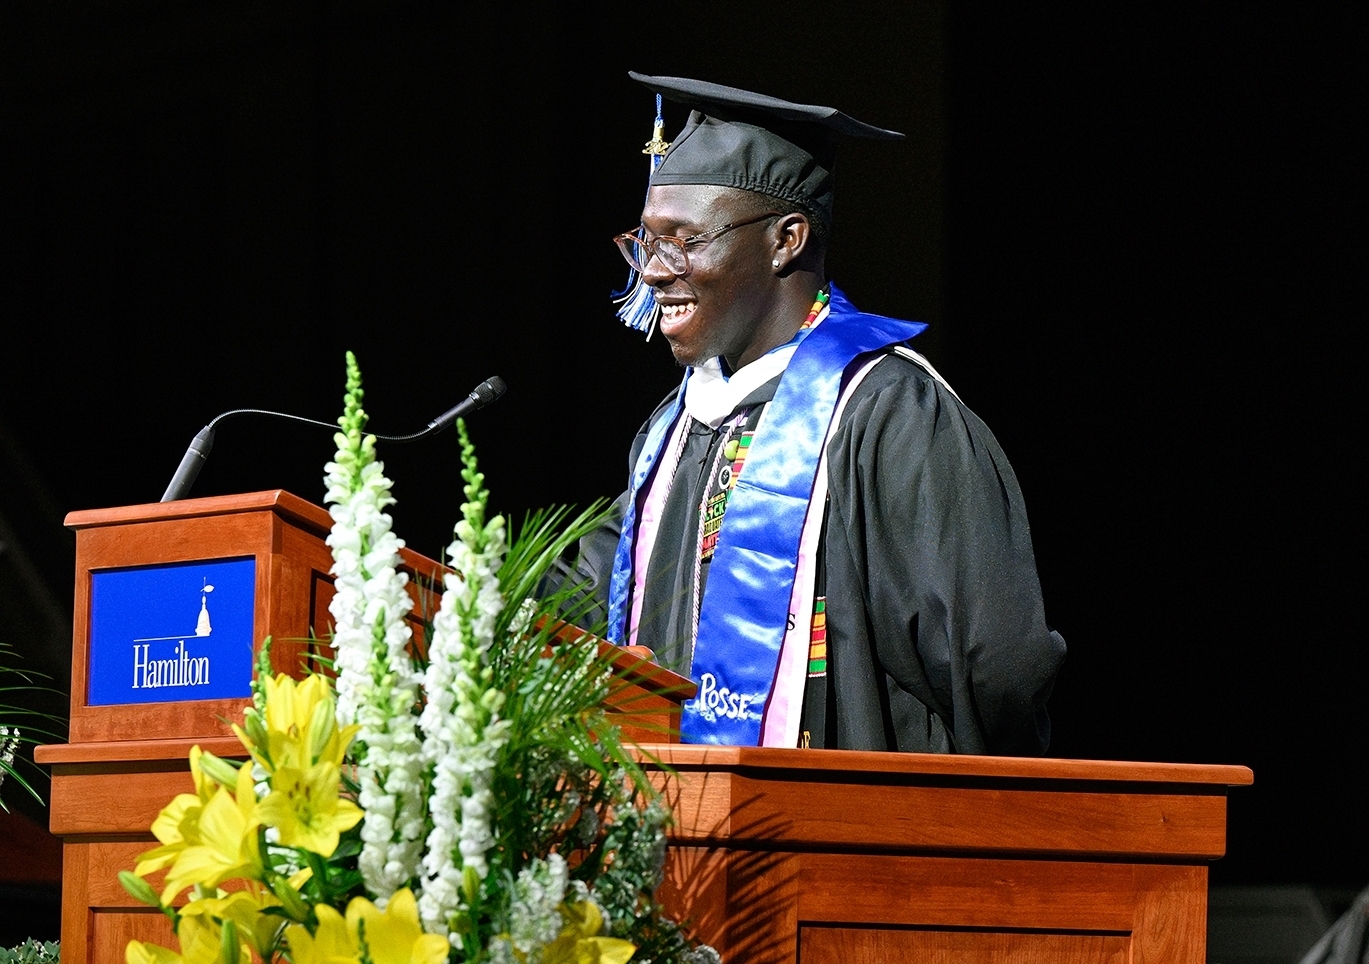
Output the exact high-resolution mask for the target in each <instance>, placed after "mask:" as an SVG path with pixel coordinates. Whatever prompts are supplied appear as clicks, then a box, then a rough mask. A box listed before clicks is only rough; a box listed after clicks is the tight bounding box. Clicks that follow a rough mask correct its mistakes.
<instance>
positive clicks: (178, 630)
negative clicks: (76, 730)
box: [87, 557, 257, 706]
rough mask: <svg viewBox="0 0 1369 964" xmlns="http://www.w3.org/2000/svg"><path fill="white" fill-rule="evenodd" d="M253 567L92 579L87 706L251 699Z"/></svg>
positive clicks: (188, 567) (243, 562) (237, 563)
mask: <svg viewBox="0 0 1369 964" xmlns="http://www.w3.org/2000/svg"><path fill="white" fill-rule="evenodd" d="M256 575H257V563H256V559H254V558H251V557H249V558H246V559H229V560H223V559H215V560H212V561H206V562H183V563H175V564H170V565H166V564H163V565H156V566H140V567H138V568H133V569H109V570H105V571H102V572H93V573H91V577H90V578H91V585H90V663H89V666H90V686H89V692H88V699H87V705H90V706H109V705H113V704H118V703H175V702H182V701H186V700H214V699H233V698H237V697H247V696H250V695H251V693H252V630H253V616H254V614H255V611H256Z"/></svg>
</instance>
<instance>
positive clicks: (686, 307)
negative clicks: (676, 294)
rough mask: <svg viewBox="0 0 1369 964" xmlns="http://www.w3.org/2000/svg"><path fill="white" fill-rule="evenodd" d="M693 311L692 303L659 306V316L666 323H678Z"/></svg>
mask: <svg viewBox="0 0 1369 964" xmlns="http://www.w3.org/2000/svg"><path fill="white" fill-rule="evenodd" d="M693 310H694V302H692V301H691V302H688V303H686V304H683V305H661V314H662V315H663V316H664V317H665V318H666V320H667V321H678V320H680V319H681V318H683V317H685V316H686V315H688V314H689V313H690V312H692V311H693Z"/></svg>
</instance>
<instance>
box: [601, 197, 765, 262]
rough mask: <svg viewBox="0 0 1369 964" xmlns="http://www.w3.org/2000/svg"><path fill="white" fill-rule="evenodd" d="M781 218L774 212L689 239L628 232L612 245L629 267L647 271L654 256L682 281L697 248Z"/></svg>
mask: <svg viewBox="0 0 1369 964" xmlns="http://www.w3.org/2000/svg"><path fill="white" fill-rule="evenodd" d="M778 217H783V215H782V214H780V213H779V212H778V211H771V212H770V213H768V214H759V215H757V216H756V217H754V218H750V219H748V220H746V221H729V222H728V223H727V224H724V225H723V226H722V227H718V228H710V229H709V230H707V231H700V232H699V233H698V234H693V235H690V236H689V237H687V238H672V237H659V238H650V239H648V238H643V237H642V236H641V235H640V233H639V232H640V231H641V230H642V229H641V228H638V229H637V230H636V231H628V232H627V233H626V234H620V235H618V236H617V237H615V238H614V239H613V243H614V244H616V245H618V250H619V251H621V252H622V253H623V257H624V258H625V259H626V260H627V263H628V264H630V265H632V267H633V268H634V269H636V270H637V271H646V266H647V263H648V262H650V261H651V257H652V255H655V256H656V257H658V258H660V259H661V264H662V266H664V267H665V269H666V270H667V271H669V272H670V273H671V274H673V275H676V276H677V277H679V276H684V275H687V274H689V248H690V247H695V248H697V247H701V246H702V245H705V244H707V243H708V242H710V241H716V240H717V239H718V238H720V237H722V236H723V235H724V234H726V233H727V232H728V231H731V230H732V229H733V228H744V227H746V226H747V225H748V224H756V223H758V222H760V221H765V220H768V219H770V218H778Z"/></svg>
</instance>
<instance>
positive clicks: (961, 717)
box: [825, 356, 1065, 755]
mask: <svg viewBox="0 0 1369 964" xmlns="http://www.w3.org/2000/svg"><path fill="white" fill-rule="evenodd" d="M855 391H856V394H855V395H854V396H853V397H852V399H851V401H850V402H849V403H848V406H847V409H846V412H845V414H844V416H843V419H842V423H841V425H840V426H839V427H838V430H837V432H836V433H835V435H834V437H833V439H832V442H831V443H830V446H829V449H828V452H829V455H828V457H829V497H830V502H829V506H828V515H827V528H826V532H825V565H826V593H827V634H828V636H827V638H828V647H829V649H828V653H829V664H828V672H829V675H830V677H831V678H830V679H829V681H828V701H829V711H828V717H829V720H831V721H832V722H834V723H835V730H836V733H835V737H836V738H835V740H834V739H833V738H832V737H833V734H832V726H831V724H830V723H829V725H828V728H827V744H828V745H829V746H832V745H836V746H846V747H852V748H857V749H889V750H893V749H900V750H913V751H940V752H946V751H950V752H958V753H993V754H1022V755H1032V754H1041V753H1044V752H1045V750H1046V747H1047V745H1048V743H1049V741H1050V719H1049V717H1048V716H1047V713H1046V706H1045V704H1046V699H1047V697H1049V696H1050V692H1051V687H1052V685H1053V684H1054V680H1055V676H1056V673H1057V671H1058V669H1059V666H1060V663H1061V661H1062V660H1063V658H1064V653H1065V644H1064V640H1063V639H1062V638H1061V637H1060V636H1059V634H1057V633H1055V632H1053V631H1052V630H1051V629H1050V628H1049V627H1048V626H1047V625H1046V621H1045V615H1044V610H1043V606H1042V601H1041V588H1040V582H1039V580H1038V578H1037V574H1036V563H1035V559H1034V556H1033V552H1032V544H1031V533H1030V530H1029V528H1028V525H1027V515H1026V510H1025V508H1024V506H1023V500H1022V493H1021V491H1020V489H1019V488H1018V484H1017V479H1016V477H1015V476H1014V474H1013V471H1012V467H1011V466H1010V465H1009V464H1008V461H1007V458H1006V457H1005V456H1004V454H1003V451H1002V449H1001V448H999V445H998V442H997V441H996V440H995V439H994V437H993V434H992V433H991V432H990V431H989V429H988V428H987V426H985V425H984V423H983V422H981V421H980V420H979V419H978V418H977V417H976V416H975V415H974V413H973V412H971V411H970V410H969V409H968V408H966V407H965V406H964V405H963V404H961V403H960V401H959V400H958V399H957V398H956V397H955V396H954V395H953V394H952V393H951V392H950V391H949V390H948V389H947V388H946V387H945V386H944V385H942V384H941V383H939V382H938V381H937V380H936V379H934V378H932V377H931V376H930V375H929V374H928V373H927V372H925V371H924V370H923V369H922V368H921V367H920V366H918V365H916V364H914V363H913V362H911V361H909V360H907V359H904V358H902V357H896V356H895V357H889V358H886V359H884V360H883V361H881V362H880V364H878V365H877V366H875V368H874V369H872V370H871V371H870V373H869V374H868V375H867V376H866V379H865V381H863V382H862V383H861V385H860V386H858V388H857V389H856V390H855ZM833 718H834V719H833Z"/></svg>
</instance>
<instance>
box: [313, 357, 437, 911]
mask: <svg viewBox="0 0 1369 964" xmlns="http://www.w3.org/2000/svg"><path fill="white" fill-rule="evenodd" d="M361 397H362V392H361V379H360V374H359V372H358V371H357V368H356V359H355V358H354V357H353V356H352V354H351V353H350V352H349V353H348V355H347V399H346V407H345V410H344V412H343V416H342V418H341V419H340V420H339V425H340V426H341V427H342V431H341V432H339V433H338V434H337V436H336V441H337V446H338V451H337V456H336V458H335V459H334V460H333V461H332V462H329V463H328V465H327V466H326V467H325V468H326V473H327V474H326V476H325V478H324V482H325V484H326V486H327V497H326V501H327V502H328V503H329V514H330V515H331V516H332V519H333V528H332V531H331V532H330V533H329V535H328V539H327V542H328V545H329V547H330V548H331V549H332V551H333V576H334V580H335V581H334V587H335V589H336V594H335V595H334V596H333V601H332V603H331V604H330V605H329V607H328V609H329V612H330V613H331V614H332V617H333V640H332V642H333V648H334V651H335V659H336V663H335V669H336V671H337V684H336V690H337V713H338V720H339V721H340V722H341V723H342V724H343V725H344V726H345V725H347V724H350V723H354V722H355V723H359V724H360V725H361V731H360V732H359V733H358V734H357V738H356V744H355V747H356V749H355V752H356V755H357V761H358V767H357V782H358V783H359V784H360V786H361V791H360V794H359V795H358V801H357V802H358V803H359V804H360V806H361V807H362V809H363V810H365V812H366V817H365V820H364V822H363V824H362V829H361V839H362V852H361V856H360V857H359V858H358V864H359V866H360V868H361V873H362V877H363V879H364V880H365V883H366V888H367V890H369V891H370V892H371V894H372V895H373V896H374V897H376V898H377V903H378V904H381V905H383V904H384V902H385V901H387V900H388V899H389V897H390V895H391V894H393V893H394V892H395V891H396V890H398V889H399V888H401V887H404V886H405V885H407V884H408V883H409V882H410V881H411V880H412V879H413V878H414V877H415V876H417V875H418V873H419V866H420V855H421V852H422V847H423V830H424V814H423V805H424V787H423V761H422V758H421V744H420V741H419V738H418V734H417V732H416V730H415V724H416V722H417V721H416V719H415V716H414V710H413V707H414V705H415V703H416V702H417V700H418V695H419V693H418V686H419V674H418V672H417V670H416V669H415V668H414V662H413V659H412V657H411V656H410V655H409V642H410V637H411V633H410V630H409V626H408V623H407V622H406V621H405V617H406V616H407V615H408V613H409V611H410V609H411V608H412V606H413V603H412V601H411V600H410V598H409V594H408V591H407V589H406V586H407V584H408V576H407V575H405V574H404V573H402V572H400V571H399V566H400V562H401V559H400V555H399V550H400V549H401V548H403V546H404V542H403V540H401V539H400V538H399V537H397V536H396V535H395V534H394V532H393V531H391V520H390V516H389V514H388V513H386V512H385V509H386V508H387V507H389V506H390V505H393V504H394V497H393V496H392V495H391V494H390V480H389V479H388V478H386V477H385V469H384V466H383V465H382V463H380V462H377V461H376V460H375V439H374V437H372V436H367V435H364V434H363V432H362V429H363V427H364V426H365V423H366V414H365V412H364V411H363V410H362V408H361Z"/></svg>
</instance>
